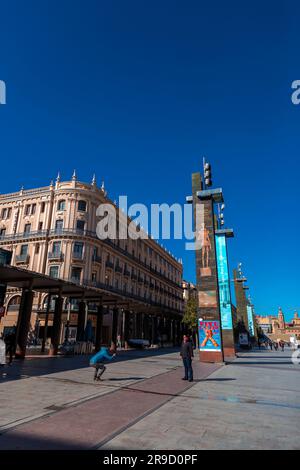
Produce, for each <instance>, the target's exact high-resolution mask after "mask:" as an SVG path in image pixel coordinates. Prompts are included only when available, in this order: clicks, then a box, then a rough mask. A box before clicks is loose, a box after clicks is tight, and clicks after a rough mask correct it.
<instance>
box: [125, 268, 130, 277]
mask: <svg viewBox="0 0 300 470" xmlns="http://www.w3.org/2000/svg"><path fill="white" fill-rule="evenodd" d="M124 276H126V277H130V271H128V269H124Z"/></svg>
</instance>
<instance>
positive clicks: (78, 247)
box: [73, 242, 83, 258]
mask: <svg viewBox="0 0 300 470" xmlns="http://www.w3.org/2000/svg"><path fill="white" fill-rule="evenodd" d="M73 253H74V255H76V256H77V257H78V258H82V253H83V243H82V242H75V243H74V248H73Z"/></svg>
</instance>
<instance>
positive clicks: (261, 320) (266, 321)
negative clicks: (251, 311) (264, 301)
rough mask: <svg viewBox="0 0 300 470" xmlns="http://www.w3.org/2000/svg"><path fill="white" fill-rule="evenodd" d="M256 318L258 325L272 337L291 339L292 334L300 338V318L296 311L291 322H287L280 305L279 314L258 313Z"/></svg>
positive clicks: (275, 338)
mask: <svg viewBox="0 0 300 470" xmlns="http://www.w3.org/2000/svg"><path fill="white" fill-rule="evenodd" d="M255 320H256V323H257V326H258V327H259V328H261V329H262V331H263V332H264V333H265V334H266V335H267V336H269V337H270V338H271V339H274V340H278V339H282V340H285V341H290V337H291V336H296V338H297V339H300V318H299V316H298V313H297V312H295V313H294V318H293V320H292V321H291V322H290V323H286V321H285V318H284V313H283V311H282V309H281V308H280V307H279V310H278V315H277V316H274V315H267V316H262V315H256V317H255Z"/></svg>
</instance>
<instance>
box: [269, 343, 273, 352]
mask: <svg viewBox="0 0 300 470" xmlns="http://www.w3.org/2000/svg"><path fill="white" fill-rule="evenodd" d="M270 349H271V351H273V342H272V341H270Z"/></svg>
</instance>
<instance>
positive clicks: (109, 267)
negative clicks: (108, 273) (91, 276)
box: [105, 260, 114, 269]
mask: <svg viewBox="0 0 300 470" xmlns="http://www.w3.org/2000/svg"><path fill="white" fill-rule="evenodd" d="M105 266H106V267H107V268H108V269H114V263H113V262H112V261H109V260H107V261H106V263H105Z"/></svg>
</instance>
